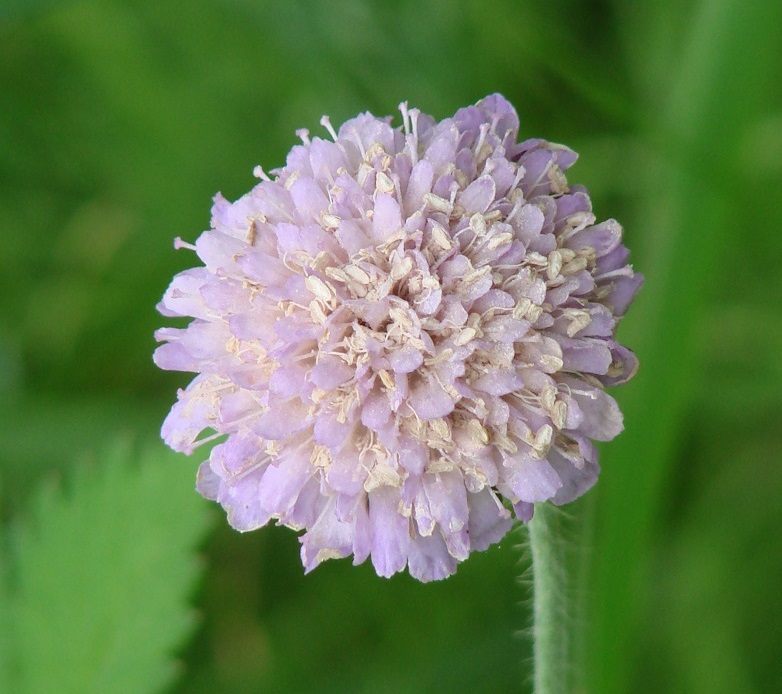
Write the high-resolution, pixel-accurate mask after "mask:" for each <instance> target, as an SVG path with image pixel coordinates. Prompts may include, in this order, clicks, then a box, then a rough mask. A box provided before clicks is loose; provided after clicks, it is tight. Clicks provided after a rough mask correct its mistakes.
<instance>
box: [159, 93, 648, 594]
mask: <svg viewBox="0 0 782 694" xmlns="http://www.w3.org/2000/svg"><path fill="white" fill-rule="evenodd" d="M400 111H401V114H402V125H401V126H399V127H397V128H394V127H392V125H391V118H376V117H374V116H372V115H371V114H369V113H365V114H362V115H360V116H358V117H356V118H354V119H352V120H350V121H348V122H347V123H345V124H344V125H343V126H342V127H340V129H339V131H338V132H335V131H334V129H333V128H332V126H331V124H330V122H329V121H328V119H326V118H324V119H323V120H322V121H321V122H322V124H323V126H324V127H325V129H326V130H327V131H328V133H329V134H330V138H331V139H321V138H318V137H314V138H312V139H310V137H309V133H307V132H306V131H300V132H299V133H298V134H299V135H300V137H301V139H302V142H303V144H301V145H298V146H296V147H294V148H293V149H292V150H291V152H290V154H289V155H288V160H287V163H286V165H285V166H284V167H283V168H281V169H279V170H276V171H274V172H273V173H274V174H275V176H274V178H273V179H270V178H269V177H268V176H266V174H265V173H264V172H263V170H261V169H260V168H258V169H256V174H257V176H258V177H259V178H260V179H262V180H261V181H260V182H259V183H258V185H256V186H255V187H254V188H253V189H252V191H250V192H249V193H248V194H247V195H245V196H243V197H241V198H240V199H239V200H237V201H236V202H234V203H230V202H228V201H226V200H225V199H224V198H223V197H222V196H220V195H218V196H217V197H216V198H215V204H214V207H213V208H212V228H211V229H210V230H208V231H205V232H204V233H203V234H202V235H201V236H200V237H199V238H198V240H197V241H196V243H195V246H190V245H189V244H185V243H183V242H181V241H178V244H177V245H178V246H186V247H189V248H193V249H194V250H195V251H196V252H197V253H198V256H199V257H200V259H201V260H202V261H203V263H204V265H205V267H198V268H194V269H192V270H186V271H185V272H182V273H180V274H179V275H177V276H176V277H175V278H174V280H173V282H172V283H171V286H170V287H169V289H168V291H167V292H166V294H165V296H164V297H163V301H162V302H161V304H160V306H159V309H160V311H161V313H163V315H165V316H189V317H192V318H193V319H194V320H193V321H192V322H191V323H190V324H189V325H188V326H187V327H186V328H184V329H174V328H163V329H161V330H159V331H158V332H157V334H156V337H157V339H158V340H160V341H161V342H164V344H163V345H161V346H160V347H158V349H157V351H156V352H155V362H156V363H157V364H158V366H160V367H161V368H164V369H175V370H181V371H193V372H196V373H197V374H198V375H197V376H196V377H195V378H194V379H193V381H192V383H191V384H190V385H189V386H188V387H187V389H186V390H184V391H180V393H179V400H178V402H177V403H176V404H175V405H174V407H173V409H172V410H171V413H170V414H169V415H168V417H167V418H166V421H165V423H164V424H163V432H162V433H163V438H164V439H165V441H166V443H167V444H168V445H169V446H171V447H172V448H174V449H175V450H178V451H184V452H186V453H190V452H192V451H193V450H194V449H195V448H196V447H197V446H198V445H199V444H200V443H202V442H204V441H208V440H212V439H214V438H217V437H224V438H223V440H222V442H221V443H219V444H218V445H216V446H214V448H213V449H212V452H211V455H210V457H209V460H207V461H206V462H204V463H203V464H202V465H201V468H200V470H199V473H198V490H199V491H200V492H201V493H202V494H203V495H204V496H206V497H207V498H209V499H215V500H217V501H219V502H220V504H222V505H223V507H224V508H225V509H226V511H227V513H228V520H229V522H230V523H231V525H233V526H234V527H235V528H237V529H238V530H242V531H244V530H253V529H254V528H258V527H260V526H263V525H265V524H266V523H268V522H269V520H270V519H276V520H277V522H278V523H280V524H282V525H287V526H288V527H291V528H294V529H296V530H304V531H305V532H304V534H303V535H302V537H301V545H302V547H301V557H302V561H303V563H304V566H305V569H306V570H307V571H310V570H311V569H313V568H315V567H316V566H317V565H318V564H319V563H320V562H322V561H323V560H325V559H331V558H334V557H345V556H348V555H351V554H352V555H353V561H354V563H356V564H359V563H361V562H363V561H365V560H366V559H367V558H368V557H371V559H372V563H373V565H374V567H375V569H376V571H377V573H378V574H380V575H381V576H391V575H392V574H394V573H396V572H398V571H402V570H403V569H404V568H405V567H407V568H408V569H409V571H410V573H411V574H412V575H413V576H414V577H416V578H418V579H420V580H422V581H431V580H436V579H441V578H444V577H446V576H448V575H450V574H452V573H453V572H454V571H455V570H456V566H457V564H458V562H460V561H462V560H464V559H466V558H467V557H468V556H469V554H470V552H472V551H479V550H484V549H486V548H487V547H488V546H489V545H491V544H492V543H495V542H498V541H499V540H500V539H501V538H502V537H504V536H505V534H506V533H507V532H508V530H509V529H510V527H511V524H512V522H513V517H514V515H515V517H516V518H519V519H521V520H523V521H528V520H529V519H530V518H531V516H532V513H533V504H535V503H538V502H544V501H552V502H553V503H555V504H565V503H567V502H569V501H572V500H573V499H576V498H577V497H579V496H581V495H582V494H583V493H584V492H585V491H586V490H587V489H589V488H590V487H591V486H592V485H593V484H594V483H595V480H596V478H597V473H598V470H599V466H598V462H597V453H596V450H595V447H594V445H593V441H608V440H610V439H612V438H614V437H615V436H616V435H617V434H618V433H619V432H620V431H621V429H622V415H621V412H620V411H619V408H618V407H617V405H616V402H615V401H614V400H613V398H611V396H609V395H607V394H606V393H605V390H604V388H605V386H608V385H615V384H618V383H622V382H624V381H627V380H628V379H629V378H631V377H632V376H633V374H634V373H635V371H636V366H637V363H636V360H635V357H634V355H633V353H632V352H631V351H630V350H628V349H627V348H625V347H623V346H622V345H620V344H619V343H617V342H616V340H615V339H614V335H615V331H616V327H617V323H618V322H619V319H620V317H621V316H622V315H623V314H624V313H625V310H626V309H627V306H628V304H629V303H630V301H631V300H632V298H633V296H634V295H635V293H636V292H637V290H638V288H639V287H640V285H641V282H642V278H641V276H640V275H639V274H636V273H634V272H633V269H632V267H631V266H630V265H628V264H627V258H628V252H627V249H626V248H625V247H624V246H623V245H622V228H621V227H620V226H619V224H618V223H617V222H615V221H614V220H608V221H605V222H601V223H599V224H596V223H595V216H594V215H593V214H592V206H591V202H590V199H589V195H588V193H587V191H586V190H585V189H584V188H582V187H578V186H569V185H568V182H567V180H566V178H565V173H564V172H565V171H566V170H567V169H568V168H570V166H571V165H572V164H573V163H574V162H575V160H576V154H575V153H574V152H573V151H572V150H570V149H568V148H567V147H563V146H561V145H556V144H552V143H549V142H546V141H544V140H538V139H535V140H526V141H524V142H521V143H519V142H517V134H518V127H519V121H518V117H517V116H516V112H515V111H514V109H513V107H512V106H511V105H510V104H509V103H508V102H507V101H506V100H505V99H504V98H503V97H502V96H500V95H499V94H494V95H492V96H489V97H487V98H485V99H483V100H482V101H480V102H479V103H478V104H476V105H475V106H470V107H468V108H464V109H461V110H459V111H457V113H456V114H455V115H454V116H453V117H452V118H447V119H445V120H443V121H441V122H439V123H438V122H436V121H435V120H434V119H432V118H431V117H429V116H427V115H425V114H423V113H420V112H419V111H418V110H415V109H408V108H407V106H406V104H402V105H401V106H400ZM204 430H211V431H212V432H213V433H212V435H210V436H207V437H206V438H201V439H199V438H198V437H199V436H200V434H201V433H202V432H203V431H204Z"/></svg>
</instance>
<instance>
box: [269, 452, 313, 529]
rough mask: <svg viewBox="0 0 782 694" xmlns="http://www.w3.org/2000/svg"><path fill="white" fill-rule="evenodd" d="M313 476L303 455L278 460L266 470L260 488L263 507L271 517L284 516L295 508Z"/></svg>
mask: <svg viewBox="0 0 782 694" xmlns="http://www.w3.org/2000/svg"><path fill="white" fill-rule="evenodd" d="M311 476H312V469H311V467H310V462H309V459H308V458H306V457H305V456H303V455H288V456H286V457H285V458H282V459H278V460H276V461H275V462H274V463H272V464H271V465H269V466H268V467H267V468H266V470H265V472H264V475H263V477H262V478H261V483H260V485H259V486H258V499H259V501H260V504H261V507H262V508H263V509H264V510H265V511H267V512H268V513H269V514H270V515H273V516H281V515H284V514H285V513H287V512H288V511H290V510H291V509H292V508H293V505H294V504H295V503H296V498H297V497H298V495H299V492H300V491H301V489H302V487H304V485H305V484H306V482H307V480H308V479H309V478H310V477H311Z"/></svg>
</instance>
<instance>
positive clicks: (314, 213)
mask: <svg viewBox="0 0 782 694" xmlns="http://www.w3.org/2000/svg"><path fill="white" fill-rule="evenodd" d="M290 194H291V199H292V200H293V205H294V207H295V208H296V209H297V210H298V212H299V215H300V217H301V220H302V221H303V222H304V223H307V222H311V221H313V220H314V221H316V222H318V221H320V215H321V214H322V213H323V211H324V210H327V209H328V207H329V199H328V198H327V197H326V194H325V193H324V192H323V190H322V189H321V187H320V186H319V185H318V184H317V183H316V182H315V181H313V180H312V179H311V178H298V179H296V181H294V183H293V185H292V186H291V188H290Z"/></svg>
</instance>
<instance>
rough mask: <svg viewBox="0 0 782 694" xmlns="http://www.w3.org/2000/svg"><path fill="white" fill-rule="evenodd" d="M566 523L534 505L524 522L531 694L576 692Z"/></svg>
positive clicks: (550, 510) (573, 600)
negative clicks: (530, 618) (529, 587)
mask: <svg viewBox="0 0 782 694" xmlns="http://www.w3.org/2000/svg"><path fill="white" fill-rule="evenodd" d="M570 520H571V519H569V518H568V517H567V516H566V515H565V513H564V512H563V511H562V510H560V509H558V508H557V507H555V506H553V505H551V504H548V503H545V504H536V505H535V516H534V518H533V519H532V521H530V523H529V537H530V547H531V549H532V583H533V592H534V598H533V620H534V622H533V628H532V634H533V639H534V643H533V650H534V659H535V694H570V693H571V692H574V691H576V685H575V679H576V673H577V670H578V668H577V667H576V665H575V663H574V659H575V655H576V653H575V651H576V644H575V643H574V640H575V639H574V634H575V627H576V625H577V621H578V620H577V618H576V612H577V605H576V597H577V596H576V593H575V591H574V590H573V585H572V580H573V579H572V576H573V572H572V571H571V569H572V568H575V567H571V566H570V564H571V563H572V560H573V558H574V557H573V556H572V555H571V554H570V553H569V551H568V541H567V539H566V537H565V535H566V534H568V535H569V533H566V532H565V530H566V526H570V524H571V523H570Z"/></svg>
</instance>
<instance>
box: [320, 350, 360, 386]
mask: <svg viewBox="0 0 782 694" xmlns="http://www.w3.org/2000/svg"><path fill="white" fill-rule="evenodd" d="M354 374H355V370H354V369H352V368H351V367H350V366H348V365H347V364H346V363H345V362H344V361H343V360H342V359H339V358H337V357H333V356H331V355H328V354H327V355H326V356H325V357H323V358H322V359H321V360H320V362H319V363H317V364H315V366H313V367H312V369H311V370H310V372H309V380H310V381H311V382H312V383H314V384H315V385H316V386H317V387H318V388H321V389H323V390H332V389H334V388H337V387H339V386H341V385H342V384H343V383H346V382H347V381H349V380H350V379H351V378H352V377H353V375H354Z"/></svg>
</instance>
